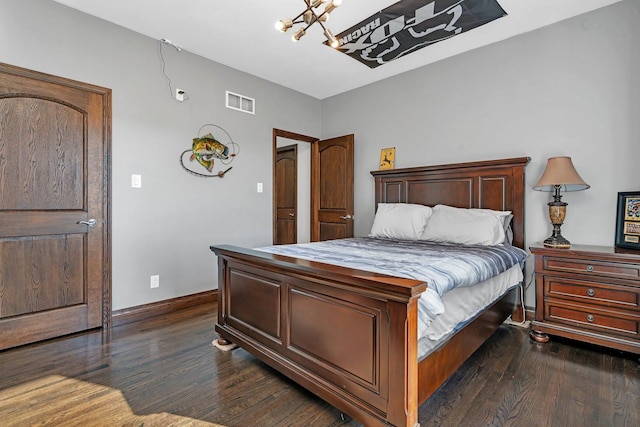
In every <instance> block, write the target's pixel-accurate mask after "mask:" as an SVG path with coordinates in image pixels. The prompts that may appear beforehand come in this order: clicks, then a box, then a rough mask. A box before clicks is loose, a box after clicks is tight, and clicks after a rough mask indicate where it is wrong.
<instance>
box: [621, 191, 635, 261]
mask: <svg viewBox="0 0 640 427" xmlns="http://www.w3.org/2000/svg"><path fill="white" fill-rule="evenodd" d="M616 246H617V247H621V248H630V249H640V191H630V192H624V193H618V214H617V215H616Z"/></svg>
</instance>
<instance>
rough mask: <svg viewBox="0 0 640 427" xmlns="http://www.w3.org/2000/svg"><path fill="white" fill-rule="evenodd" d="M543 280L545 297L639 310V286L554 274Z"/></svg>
mask: <svg viewBox="0 0 640 427" xmlns="http://www.w3.org/2000/svg"><path fill="white" fill-rule="evenodd" d="M543 281H544V295H545V298H561V299H567V300H571V301H575V302H580V303H586V304H597V305H602V306H607V307H618V308H622V309H625V310H633V311H640V288H636V287H631V286H617V285H612V284H607V283H600V282H592V281H587V280H578V279H569V278H566V277H554V276H544V278H543Z"/></svg>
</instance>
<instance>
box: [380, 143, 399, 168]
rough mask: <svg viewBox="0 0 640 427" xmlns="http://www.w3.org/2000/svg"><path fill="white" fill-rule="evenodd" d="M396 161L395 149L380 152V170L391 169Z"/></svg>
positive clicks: (384, 149)
mask: <svg viewBox="0 0 640 427" xmlns="http://www.w3.org/2000/svg"><path fill="white" fill-rule="evenodd" d="M395 161H396V147H391V148H383V149H382V150H380V170H384V169H393V167H394V164H395Z"/></svg>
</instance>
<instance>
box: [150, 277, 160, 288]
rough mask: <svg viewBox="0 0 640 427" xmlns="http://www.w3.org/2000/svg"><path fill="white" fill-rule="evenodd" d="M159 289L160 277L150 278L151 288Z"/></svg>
mask: <svg viewBox="0 0 640 427" xmlns="http://www.w3.org/2000/svg"><path fill="white" fill-rule="evenodd" d="M159 287H160V275H158V274H156V275H155V276H151V288H159Z"/></svg>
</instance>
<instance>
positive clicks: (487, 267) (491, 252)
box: [257, 237, 527, 316]
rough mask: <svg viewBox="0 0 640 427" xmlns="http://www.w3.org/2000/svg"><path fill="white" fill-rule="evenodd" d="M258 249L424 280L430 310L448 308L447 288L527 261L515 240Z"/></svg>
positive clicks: (423, 301)
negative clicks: (492, 243)
mask: <svg viewBox="0 0 640 427" xmlns="http://www.w3.org/2000/svg"><path fill="white" fill-rule="evenodd" d="M257 250H260V251H264V252H270V253H274V254H280V255H287V256H291V257H296V258H302V259H307V260H313V261H318V262H323V263H326V264H333V265H339V266H343V267H349V268H356V269H359V270H365V271H370V272H375V273H382V274H388V275H391V276H396V277H404V278H410V279H417V280H421V281H424V282H426V283H427V290H426V291H425V292H424V293H423V294H422V295H421V297H420V301H419V305H420V306H421V308H422V309H426V310H427V311H428V312H429V314H430V315H431V316H435V315H437V314H441V313H443V312H444V305H443V304H442V300H441V299H440V297H441V296H442V295H443V294H444V293H445V292H447V291H449V290H451V289H453V288H455V287H461V286H472V285H475V284H476V283H480V282H482V281H484V280H487V279H489V278H491V277H493V276H497V275H498V274H500V273H502V272H504V271H506V270H508V269H509V268H511V267H512V266H514V265H516V264H518V263H521V264H522V262H523V261H524V260H525V259H526V257H527V253H526V252H525V251H523V250H522V249H520V248H517V247H514V246H510V245H497V246H468V245H466V246H462V245H451V244H439V243H432V242H426V241H413V240H412V241H407V240H393V239H381V238H373V237H359V238H351V239H340V240H328V241H324V242H314V243H302V244H296V245H279V246H268V247H263V248H257Z"/></svg>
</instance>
